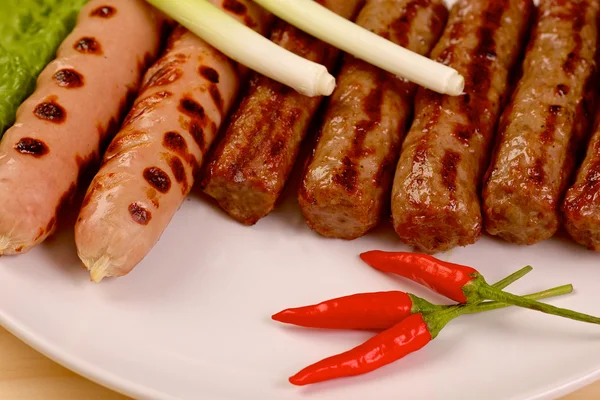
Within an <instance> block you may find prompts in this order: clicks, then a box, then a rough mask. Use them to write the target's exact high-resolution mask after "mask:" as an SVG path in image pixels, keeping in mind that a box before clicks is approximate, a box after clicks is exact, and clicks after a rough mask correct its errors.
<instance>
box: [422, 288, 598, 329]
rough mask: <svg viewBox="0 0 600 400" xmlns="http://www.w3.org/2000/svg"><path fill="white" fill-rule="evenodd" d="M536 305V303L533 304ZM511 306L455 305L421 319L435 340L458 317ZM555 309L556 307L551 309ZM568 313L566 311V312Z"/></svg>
mask: <svg viewBox="0 0 600 400" xmlns="http://www.w3.org/2000/svg"><path fill="white" fill-rule="evenodd" d="M491 290H494V291H497V289H495V288H492V289H491ZM572 291H573V285H571V284H569V285H563V286H558V287H555V288H552V289H547V290H544V291H541V292H537V293H532V294H528V295H526V296H523V297H520V296H515V297H517V298H519V299H524V300H525V301H533V300H540V299H546V298H549V297H555V296H562V295H565V294H569V293H571V292H572ZM535 303H537V302H535ZM539 304H541V305H543V306H548V305H547V304H544V303H539ZM511 305H512V304H509V303H508V302H502V301H488V302H486V303H483V304H467V305H456V306H447V307H446V308H445V309H443V310H440V311H436V312H433V313H430V314H424V315H423V318H424V320H425V322H426V323H427V326H428V328H429V332H430V333H431V336H432V338H435V337H436V336H437V335H438V334H439V333H440V331H441V330H442V329H443V328H444V326H446V324H448V322H450V321H452V320H453V319H454V318H456V317H459V316H461V315H464V314H477V313H480V312H485V311H492V310H497V309H499V308H505V307H510V306H511ZM549 307H552V306H549ZM553 308H557V307H553ZM567 311H568V310H567ZM592 318H593V317H592Z"/></svg>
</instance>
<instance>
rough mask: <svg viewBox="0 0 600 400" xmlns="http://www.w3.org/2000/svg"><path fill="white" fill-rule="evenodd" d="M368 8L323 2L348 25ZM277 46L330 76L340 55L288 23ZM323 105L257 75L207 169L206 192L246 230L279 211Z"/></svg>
mask: <svg viewBox="0 0 600 400" xmlns="http://www.w3.org/2000/svg"><path fill="white" fill-rule="evenodd" d="M362 3H363V0H323V1H322V2H321V4H322V5H324V6H325V7H327V8H329V9H330V10H332V11H334V12H335V13H336V14H338V15H340V16H342V17H344V18H347V19H352V18H353V17H354V16H355V15H356V13H357V12H358V10H359V8H360V6H361V5H362ZM271 40H272V41H273V42H275V43H277V44H278V45H280V46H282V47H284V48H285V49H287V50H290V51H292V52H294V53H296V54H298V55H300V56H302V57H304V58H306V59H308V60H311V61H315V62H318V63H321V64H323V65H325V66H326V67H327V68H328V69H329V70H330V71H331V69H332V68H333V67H334V65H335V62H336V60H337V58H338V55H339V51H338V50H337V49H336V48H334V47H333V46H330V45H328V44H326V43H324V42H322V41H320V40H318V39H315V38H313V37H312V36H310V35H308V34H306V33H304V32H302V31H300V30H299V29H297V28H295V27H293V26H291V25H289V24H286V23H283V22H282V23H280V24H279V25H278V26H276V27H275V29H274V31H273V32H272V34H271ZM322 99H323V98H322V97H307V96H304V95H301V94H300V93H297V92H295V91H293V90H292V89H290V88H289V87H287V86H285V85H282V84H280V83H277V82H275V81H273V80H271V79H268V78H265V77H264V76H261V75H257V74H255V75H254V77H253V78H252V80H251V84H250V88H249V91H248V93H247V94H246V95H245V97H244V99H243V101H242V103H241V104H240V107H239V109H238V110H237V111H236V112H235V114H234V115H233V117H232V118H231V122H230V124H229V126H228V128H227V131H226V132H225V136H224V137H223V139H222V141H221V142H220V143H219V144H218V146H217V148H216V150H215V152H214V154H213V156H212V157H211V161H210V163H209V164H208V167H207V168H206V173H205V177H204V179H203V181H202V187H203V188H204V191H205V192H206V193H207V194H208V195H210V196H212V197H213V198H215V199H216V200H217V202H218V203H219V205H220V206H221V207H222V208H223V209H224V210H225V211H227V212H228V213H229V215H231V216H232V217H233V218H235V219H236V220H238V221H240V222H242V223H244V224H247V225H252V224H255V223H256V222H257V221H258V220H259V219H261V218H263V217H264V216H266V215H267V214H268V213H269V212H271V210H272V209H273V208H274V207H275V203H276V201H277V199H278V198H279V195H280V194H281V191H282V190H283V187H284V185H285V183H286V181H287V178H288V175H289V174H290V171H291V169H292V167H293V165H294V163H295V161H296V158H297V157H298V153H299V150H300V144H301V143H302V141H303V139H304V137H305V136H306V132H307V130H308V127H309V124H310V121H311V119H312V117H313V116H314V114H315V113H316V111H317V109H318V107H319V105H320V104H321V101H322Z"/></svg>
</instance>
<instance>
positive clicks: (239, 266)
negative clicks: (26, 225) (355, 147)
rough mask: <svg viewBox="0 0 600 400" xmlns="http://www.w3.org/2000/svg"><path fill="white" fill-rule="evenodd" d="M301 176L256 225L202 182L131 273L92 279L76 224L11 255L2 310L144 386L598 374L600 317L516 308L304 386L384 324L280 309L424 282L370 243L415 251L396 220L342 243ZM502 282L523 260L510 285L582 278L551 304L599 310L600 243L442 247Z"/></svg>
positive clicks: (481, 394) (146, 394)
mask: <svg viewBox="0 0 600 400" xmlns="http://www.w3.org/2000/svg"><path fill="white" fill-rule="evenodd" d="M294 197H295V196H294V193H293V190H290V191H288V193H287V194H286V198H287V200H286V201H285V203H284V204H283V205H282V206H280V207H279V208H278V210H277V211H276V212H274V214H273V215H271V216H269V217H268V218H266V219H264V220H263V221H261V222H260V223H259V224H258V225H257V226H255V227H252V228H248V227H243V226H241V225H239V224H237V223H236V222H233V221H232V220H230V219H229V218H228V217H227V216H226V215H224V214H223V213H222V212H221V211H219V210H218V209H217V208H216V207H214V206H213V205H211V203H210V202H209V201H207V200H206V199H201V198H199V197H198V196H196V195H194V196H192V198H191V200H190V201H187V202H186V203H185V205H184V207H183V208H182V210H181V211H180V212H179V213H178V214H177V215H176V217H175V219H174V220H173V222H172V223H171V225H170V226H169V228H168V230H167V232H166V233H165V234H164V235H163V238H162V239H161V241H160V242H159V244H158V245H157V246H156V247H155V249H154V250H153V251H152V253H151V254H150V255H149V256H148V257H147V259H146V260H145V261H144V262H143V263H142V264H140V265H139V266H138V267H137V269H136V270H135V271H134V272H133V273H132V274H131V275H129V276H128V277H125V278H121V279H112V280H107V281H104V282H102V284H100V285H94V284H92V283H90V282H89V280H88V275H87V273H86V271H85V270H83V268H81V267H80V264H79V262H78V260H77V257H76V254H75V249H74V245H73V239H72V234H71V230H72V229H71V228H70V227H69V228H68V229H65V230H63V231H62V233H61V234H60V235H59V236H58V237H56V238H54V239H53V240H50V241H49V242H48V243H45V244H43V245H42V246H41V247H39V248H36V249H34V250H33V251H31V252H30V253H28V254H25V255H21V256H17V257H3V258H1V259H0V324H2V325H4V326H5V327H6V328H8V329H9V330H10V331H12V332H13V333H15V334H16V335H17V336H19V337H20V338H22V339H24V340H25V341H26V342H27V343H29V344H31V345H32V346H33V347H35V348H36V349H38V350H40V351H41V352H43V353H45V354H47V355H48V356H50V357H51V358H53V359H55V360H56V361H58V362H60V363H62V364H64V365H66V366H67V367H69V368H71V369H73V370H75V371H77V372H79V373H81V374H83V375H85V376H87V377H88V378H91V379H92V380H95V381H97V382H99V383H101V384H104V385H106V386H109V387H111V388H113V389H116V390H118V391H121V392H123V393H126V394H129V395H132V396H135V397H138V398H153V399H202V400H225V399H227V400H231V399H256V400H286V399H290V400H292V399H294V400H300V399H307V398H310V399H311V400H313V399H315V400H326V399H327V400H330V399H331V400H332V399H344V400H366V399H371V398H373V396H375V395H374V394H376V397H377V398H378V399H380V400H385V399H394V400H396V399H398V398H405V399H411V400H418V399H457V400H458V399H460V400H470V399H473V400H480V399H486V400H494V399H499V400H500V399H501V400H507V399H515V400H516V399H519V400H521V399H549V398H556V397H557V396H559V395H562V394H565V393H567V392H569V391H572V390H574V389H576V388H578V387H580V386H582V385H584V384H587V383H591V382H592V380H594V379H595V378H597V377H599V376H600V327H598V326H593V325H588V324H583V323H578V322H574V321H570V320H564V319H560V318H556V317H551V316H547V315H544V314H541V313H537V312H533V311H528V310H520V309H514V308H513V309H506V310H499V311H494V312H491V313H488V314H487V315H477V316H466V317H462V318H460V319H458V320H455V321H453V322H452V323H451V324H450V325H448V326H447V327H446V329H445V330H444V331H443V332H442V333H441V334H440V336H439V337H438V338H437V339H436V340H435V341H433V342H432V343H431V344H430V345H429V346H427V347H426V348H425V349H423V350H422V351H420V352H418V353H415V354H412V355H410V356H408V357H406V358H405V359H404V360H401V361H399V362H396V363H394V364H392V365H389V366H387V367H384V368H382V369H380V370H379V371H376V372H374V373H371V374H368V375H365V376H362V377H357V378H352V379H345V380H338V381H335V382H329V383H324V384H319V385H315V386H313V387H306V388H297V387H293V386H292V385H290V384H289V383H288V382H287V378H288V376H290V375H291V374H293V373H295V372H297V371H298V370H299V369H301V368H303V367H304V366H306V365H308V364H310V363H312V362H314V361H317V360H320V359H321V358H324V357H326V356H329V355H333V354H335V353H338V352H341V351H344V350H346V349H349V348H351V347H353V346H355V345H357V344H359V343H361V342H362V341H364V340H365V339H366V338H368V337H370V335H371V333H365V332H346V331H343V332H331V331H319V330H310V329H300V328H294V327H289V326H283V325H280V324H278V323H275V322H273V321H271V320H270V316H271V314H273V313H275V312H277V311H280V310H281V309H283V308H286V307H291V306H298V305H306V304H311V303H315V302H318V301H321V300H324V299H328V298H331V297H335V296H340V295H345V294H351V293H356V292H367V291H377V290H394V289H400V290H408V291H411V292H413V293H416V294H418V295H422V296H427V297H428V298H430V299H432V300H442V299H441V298H439V297H437V296H435V295H432V294H431V293H430V292H428V291H427V290H425V289H423V288H421V287H419V286H418V285H416V284H412V283H408V282H406V281H402V280H400V279H395V278H392V277H390V276H388V275H384V274H381V273H379V272H378V271H375V270H373V269H371V268H370V267H368V266H367V265H365V264H363V263H362V262H361V261H360V260H359V258H358V254H359V252H361V251H364V250H369V249H379V248H381V249H397V250H401V249H404V248H403V247H402V246H400V245H399V242H398V240H397V239H396V237H395V235H394V233H393V231H392V229H391V227H389V226H383V227H381V228H380V229H378V230H377V231H376V232H373V233H371V234H369V235H368V236H367V237H365V238H363V239H360V240H357V241H354V242H345V241H339V240H328V239H324V238H321V237H319V236H318V235H317V234H315V233H313V232H311V231H310V230H309V229H308V228H307V227H306V225H305V224H304V221H303V219H302V217H301V215H300V213H299V210H298V209H297V206H296V204H295V198H294ZM444 258H446V259H448V260H452V261H457V262H462V263H467V264H472V265H474V266H476V267H477V268H479V269H480V270H481V271H482V272H483V273H484V274H485V275H486V276H487V277H488V279H489V280H490V281H494V280H498V279H500V278H502V277H504V276H505V275H508V274H509V273H510V272H513V270H516V269H518V268H520V267H521V266H523V265H525V264H532V265H533V266H534V267H535V269H534V271H533V272H532V273H530V275H528V276H527V277H525V278H524V279H523V280H522V281H519V282H518V283H517V284H515V285H514V286H512V287H511V288H510V289H512V290H514V291H515V292H519V293H524V292H534V291H538V290H541V289H544V288H547V287H553V286H558V285H561V284H565V283H569V282H572V283H573V284H574V285H575V288H576V293H574V294H572V295H569V296H567V297H564V298H560V299H554V300H552V301H551V302H552V303H553V304H556V305H559V306H563V307H570V308H574V309H577V310H580V311H583V312H588V313H595V314H600V290H598V284H599V283H600V268H598V261H599V260H600V256H599V255H597V254H594V253H592V252H589V251H587V250H585V249H584V248H582V247H579V246H577V245H575V244H572V243H571V242H569V241H568V240H566V239H555V240H551V241H548V242H546V243H542V244H540V245H537V246H533V247H518V246H511V245H507V244H504V243H501V242H498V241H495V240H493V239H489V238H484V239H483V240H481V241H480V242H479V243H478V244H476V245H474V246H470V247H468V248H464V249H458V250H455V251H453V252H451V253H449V254H446V255H444Z"/></svg>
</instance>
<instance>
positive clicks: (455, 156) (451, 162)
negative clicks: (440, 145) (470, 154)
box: [442, 150, 461, 198]
mask: <svg viewBox="0 0 600 400" xmlns="http://www.w3.org/2000/svg"><path fill="white" fill-rule="evenodd" d="M460 159H461V155H460V153H457V152H455V151H451V150H446V151H445V152H444V156H443V157H442V182H443V183H444V187H445V188H446V190H447V191H449V192H450V193H451V194H450V197H451V198H455V195H454V192H456V176H457V172H458V163H460Z"/></svg>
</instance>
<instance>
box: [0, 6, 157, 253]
mask: <svg viewBox="0 0 600 400" xmlns="http://www.w3.org/2000/svg"><path fill="white" fill-rule="evenodd" d="M162 26H163V22H162V18H160V17H159V16H158V15H157V14H156V13H155V12H154V11H153V9H152V8H151V7H150V6H149V5H148V4H147V3H146V2H145V1H143V0H93V1H90V2H89V3H87V4H86V5H85V6H84V7H83V8H82V10H81V12H80V14H79V17H78V20H77V25H76V26H75V29H74V30H73V32H71V34H70V35H69V36H67V38H66V39H65V40H64V42H63V43H62V44H61V46H60V48H59V49H58V52H57V55H56V59H55V60H54V61H52V62H51V63H50V64H49V65H48V66H47V67H46V68H45V69H44V71H42V73H41V74H40V76H39V78H38V81H37V88H36V90H35V92H34V93H33V94H32V95H31V96H30V97H29V98H28V99H27V100H26V101H25V102H24V103H23V104H22V105H21V107H20V108H19V110H18V113H17V121H16V123H15V125H14V126H13V127H11V128H10V129H9V130H8V131H7V132H6V134H5V135H4V138H3V139H2V142H1V143H0V254H14V253H20V252H25V251H27V250H29V249H30V248H31V247H33V246H34V245H36V244H38V243H40V242H42V241H43V240H44V239H45V238H46V237H48V235H49V234H50V233H52V231H53V230H54V228H55V226H56V220H57V213H58V211H59V209H60V208H61V206H62V205H65V204H68V202H69V200H70V199H71V197H72V195H73V193H74V192H75V189H76V188H77V185H78V180H79V179H78V177H79V175H80V174H81V172H82V170H83V168H84V167H85V166H86V165H88V164H89V163H90V162H91V161H93V160H97V159H98V158H99V157H100V154H99V153H100V147H101V143H102V142H104V141H105V140H107V139H108V140H109V139H110V138H111V137H112V135H114V134H115V131H116V130H117V129H118V126H119V123H120V122H121V118H122V116H123V114H124V113H125V112H126V108H127V107H126V106H129V103H130V99H131V97H132V95H135V93H136V91H137V89H138V86H139V81H140V79H141V77H142V74H143V73H144V71H145V69H146V68H147V67H148V66H149V63H151V62H152V61H154V59H155V57H156V56H157V55H158V51H159V47H160V43H161V37H162Z"/></svg>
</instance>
